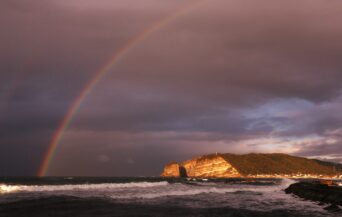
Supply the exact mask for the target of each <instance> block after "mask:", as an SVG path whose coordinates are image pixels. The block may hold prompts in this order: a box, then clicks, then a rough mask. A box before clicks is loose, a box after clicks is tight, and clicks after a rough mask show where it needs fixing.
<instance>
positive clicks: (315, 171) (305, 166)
mask: <svg viewBox="0 0 342 217" xmlns="http://www.w3.org/2000/svg"><path fill="white" fill-rule="evenodd" d="M161 176H163V177H201V178H240V177H241V178H339V177H342V165H340V164H335V163H330V162H323V161H317V160H312V159H307V158H302V157H295V156H290V155H286V154H246V155H235V154H220V153H217V154H211V155H204V156H200V157H196V158H193V159H191V160H188V161H185V162H181V163H178V162H172V163H169V164H167V165H166V166H165V168H164V171H163V173H162V174H161Z"/></svg>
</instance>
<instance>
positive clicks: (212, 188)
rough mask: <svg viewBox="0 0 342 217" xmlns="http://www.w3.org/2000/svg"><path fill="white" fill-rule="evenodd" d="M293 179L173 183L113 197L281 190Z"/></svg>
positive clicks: (142, 197)
mask: <svg viewBox="0 0 342 217" xmlns="http://www.w3.org/2000/svg"><path fill="white" fill-rule="evenodd" d="M294 182H295V181H294V180H291V179H284V180H282V182H281V183H280V184H279V185H272V186H254V185H229V184H223V185H222V184H217V183H199V184H198V185H197V186H196V185H195V186H193V185H186V184H174V185H169V186H167V187H165V188H162V189H161V188H159V189H154V191H148V192H131V193H127V194H125V195H122V194H114V195H112V196H111V198H113V199H139V198H140V199H154V198H159V197H173V196H176V197H177V196H190V195H198V194H226V193H238V192H240V193H241V192H246V193H253V192H254V193H272V192H280V191H281V190H283V189H285V188H286V187H288V186H289V185H290V184H292V183H294Z"/></svg>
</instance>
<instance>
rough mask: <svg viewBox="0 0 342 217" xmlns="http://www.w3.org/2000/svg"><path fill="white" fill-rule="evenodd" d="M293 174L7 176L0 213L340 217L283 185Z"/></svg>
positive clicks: (23, 216) (1, 181) (0, 190)
mask: <svg viewBox="0 0 342 217" xmlns="http://www.w3.org/2000/svg"><path fill="white" fill-rule="evenodd" d="M295 182H296V180H290V179H190V178H188V179H186V178H179V179H177V178H160V177H135V178H132V177H121V178H118V177H115V178H112V177H44V178H37V177H7V178H5V177H3V178H0V217H16V216H18V217H19V216H20V217H31V216H32V217H33V216H34V217H49V216H51V217H81V216H82V217H90V216H94V217H113V216H115V217H116V216H132V217H133V216H188V217H190V216H192V217H196V216H237V217H240V216H241V217H252V216H260V217H261V216H266V217H268V216H270V217H271V216H272V217H288V216H303V217H304V216H308V217H316V216H317V217H323V216H333V217H337V216H339V217H341V216H342V214H341V213H340V212H332V211H329V210H327V209H325V208H326V207H327V206H328V205H327V204H321V203H318V202H312V201H307V200H303V199H301V198H298V197H296V196H294V195H291V194H286V193H285V192H284V189H285V188H287V187H288V186H289V185H290V184H292V183H295Z"/></svg>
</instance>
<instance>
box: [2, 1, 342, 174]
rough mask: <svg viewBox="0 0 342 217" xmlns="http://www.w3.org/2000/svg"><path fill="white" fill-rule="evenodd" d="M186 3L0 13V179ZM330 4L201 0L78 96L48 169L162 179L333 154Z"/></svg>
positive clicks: (35, 156)
mask: <svg viewBox="0 0 342 217" xmlns="http://www.w3.org/2000/svg"><path fill="white" fill-rule="evenodd" d="M191 2H193V3H196V2H197V1H196V0H189V1H186V2H185V1H172V2H171V1H160V0H144V1H139V2H136V1H133V0H132V1H127V0H126V1H123V0H122V1H121V0H117V1H107V0H102V1H97V2H96V3H95V2H94V1H91V0H70V1H58V2H56V1H40V0H37V1H34V2H30V3H28V2H27V1H19V0H11V1H10V0H5V1H2V2H1V7H0V25H1V26H2V29H4V31H2V32H3V34H1V35H0V46H1V49H0V58H1V60H2V61H1V63H0V111H1V113H0V129H1V130H0V138H1V140H0V175H1V174H3V175H32V174H35V173H36V171H37V169H38V167H39V165H40V163H41V161H42V159H43V156H44V153H45V151H46V149H47V148H48V145H49V143H50V141H51V137H52V135H53V133H54V131H55V130H56V129H57V127H58V124H59V123H60V121H61V120H62V118H63V116H64V115H65V113H66V112H67V110H68V107H69V106H70V105H71V103H72V102H73V101H74V100H75V98H76V97H77V96H78V94H79V93H80V92H81V91H82V89H83V87H84V85H85V84H86V82H87V81H89V79H91V78H92V76H93V75H94V73H95V72H96V71H97V70H98V69H99V68H100V67H101V66H103V65H104V64H105V63H107V62H108V60H109V59H110V57H111V56H112V55H113V54H114V53H115V52H116V51H117V50H119V49H120V48H121V47H123V46H125V44H127V43H128V42H129V41H130V40H131V39H134V38H135V37H136V36H137V35H138V34H139V33H141V32H142V31H144V30H146V28H148V27H149V26H151V25H152V24H153V23H156V22H158V21H160V20H161V19H163V18H165V17H167V16H170V15H172V14H174V13H175V11H177V10H179V9H180V8H182V7H184V5H188V4H189V3H191ZM341 6H342V3H341V2H339V1H329V2H326V1H318V0H314V1H307V0H301V1H300V2H298V1H293V2H292V1H290V2H289V1H280V2H273V1H271V0H263V1H258V2H257V3H256V2H254V1H251V0H243V1H237V0H236V1H235V0H232V1H223V0H215V1H204V2H203V4H201V5H200V6H198V7H197V8H195V9H194V10H191V11H188V12H187V13H185V14H183V15H181V16H180V17H178V18H177V19H175V20H174V21H173V22H171V23H168V24H167V25H165V26H163V27H162V28H160V29H159V30H158V31H157V32H155V33H154V34H152V35H150V36H149V37H148V38H146V39H145V40H144V41H142V42H141V43H139V44H138V45H137V46H135V47H134V48H133V49H131V50H130V51H129V53H128V54H126V55H125V56H124V57H123V58H122V59H121V61H120V62H119V63H117V64H115V65H114V66H113V67H112V68H111V70H110V72H108V74H107V75H106V77H105V79H103V80H101V81H100V82H99V83H98V85H97V86H96V87H95V88H94V90H93V91H92V92H91V94H90V95H89V96H88V97H87V99H86V100H85V101H84V102H83V104H82V106H81V108H80V109H79V111H78V113H77V114H76V116H75V117H74V120H73V122H72V123H71V125H70V127H69V128H68V130H67V132H66V133H65V136H64V138H63V140H62V141H61V143H60V145H59V148H58V150H57V152H56V154H55V158H54V160H53V161H52V164H51V168H50V169H49V174H51V175H158V174H159V172H160V171H161V169H162V167H163V164H165V163H167V162H168V161H174V160H184V159H186V158H189V157H192V156H194V155H198V154H205V153H212V152H234V153H248V152H285V153H290V154H295V155H299V156H306V157H317V158H322V159H329V160H334V161H341V159H342V137H341V130H342V118H341V115H339V111H340V110H341V108H342V92H341V88H342V82H341V81H342V73H341V71H342V63H341V61H340V60H341V58H342V44H341V43H340V38H341V36H342V30H341V28H339V26H340V25H341V21H340V20H342V15H341V13H340V11H339V10H338V8H341Z"/></svg>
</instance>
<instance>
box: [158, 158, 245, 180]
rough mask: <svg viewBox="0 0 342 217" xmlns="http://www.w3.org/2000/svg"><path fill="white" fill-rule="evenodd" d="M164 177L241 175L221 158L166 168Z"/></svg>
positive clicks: (173, 164) (205, 159)
mask: <svg viewBox="0 0 342 217" xmlns="http://www.w3.org/2000/svg"><path fill="white" fill-rule="evenodd" d="M162 176H163V177H222V178H229V177H240V176H241V175H240V173H239V172H238V171H237V170H236V169H235V168H234V167H233V166H232V165H231V164H229V163H228V162H227V161H226V160H225V159H223V158H222V157H221V156H219V155H217V156H212V157H209V158H208V157H199V158H195V159H192V160H189V161H185V162H183V163H181V164H178V163H170V164H168V165H166V166H165V168H164V172H163V173H162Z"/></svg>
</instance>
